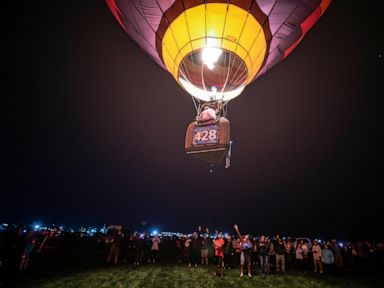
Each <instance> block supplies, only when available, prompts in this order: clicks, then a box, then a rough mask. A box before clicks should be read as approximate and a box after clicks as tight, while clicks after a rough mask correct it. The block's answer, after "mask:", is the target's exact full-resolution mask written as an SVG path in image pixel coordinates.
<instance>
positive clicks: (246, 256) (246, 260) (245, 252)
mask: <svg viewBox="0 0 384 288" xmlns="http://www.w3.org/2000/svg"><path fill="white" fill-rule="evenodd" d="M233 227H234V228H235V230H236V233H237V236H238V237H239V239H240V247H241V255H240V277H243V275H244V265H246V266H247V268H248V277H252V273H251V271H252V270H251V265H252V262H251V253H252V248H253V245H252V242H251V240H250V239H249V235H244V236H242V235H241V233H240V231H239V227H238V226H237V225H236V224H235V225H234V226H233Z"/></svg>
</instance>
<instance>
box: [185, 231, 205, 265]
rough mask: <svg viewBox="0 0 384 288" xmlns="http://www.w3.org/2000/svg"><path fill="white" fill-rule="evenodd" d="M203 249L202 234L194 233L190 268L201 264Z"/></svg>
mask: <svg viewBox="0 0 384 288" xmlns="http://www.w3.org/2000/svg"><path fill="white" fill-rule="evenodd" d="M201 247H202V238H201V237H200V234H199V233H197V232H195V233H193V239H192V241H191V248H190V249H191V250H190V253H191V255H190V258H189V264H188V266H189V267H191V266H192V265H194V266H195V267H197V264H200V263H201Z"/></svg>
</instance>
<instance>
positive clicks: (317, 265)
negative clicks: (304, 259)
mask: <svg viewBox="0 0 384 288" xmlns="http://www.w3.org/2000/svg"><path fill="white" fill-rule="evenodd" d="M312 255H313V268H314V270H313V272H315V273H316V272H317V271H320V274H322V273H323V265H322V263H321V247H320V245H319V244H318V243H317V241H316V240H314V241H313V245H312Z"/></svg>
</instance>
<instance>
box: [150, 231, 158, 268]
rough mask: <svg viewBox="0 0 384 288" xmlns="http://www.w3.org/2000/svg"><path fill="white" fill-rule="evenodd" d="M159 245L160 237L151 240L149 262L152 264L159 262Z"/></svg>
mask: <svg viewBox="0 0 384 288" xmlns="http://www.w3.org/2000/svg"><path fill="white" fill-rule="evenodd" d="M160 243H161V240H160V237H159V236H158V235H156V237H155V238H153V239H152V245H151V256H150V257H151V258H150V262H152V263H156V262H157V261H158V260H159V250H160Z"/></svg>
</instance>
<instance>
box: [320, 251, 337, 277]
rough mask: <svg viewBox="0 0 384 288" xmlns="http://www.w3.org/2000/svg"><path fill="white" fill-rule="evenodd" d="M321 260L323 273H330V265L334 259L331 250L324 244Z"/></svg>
mask: <svg viewBox="0 0 384 288" xmlns="http://www.w3.org/2000/svg"><path fill="white" fill-rule="evenodd" d="M321 259H322V260H323V263H324V268H325V272H326V273H327V274H330V273H331V271H332V265H333V263H334V262H335V258H334V256H333V252H332V250H331V249H329V246H328V244H325V245H324V248H323V250H321Z"/></svg>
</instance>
